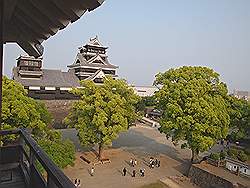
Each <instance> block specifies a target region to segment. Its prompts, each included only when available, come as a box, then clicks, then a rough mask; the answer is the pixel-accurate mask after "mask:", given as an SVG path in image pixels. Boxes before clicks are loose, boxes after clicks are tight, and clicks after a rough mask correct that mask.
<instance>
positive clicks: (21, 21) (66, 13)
mask: <svg viewBox="0 0 250 188" xmlns="http://www.w3.org/2000/svg"><path fill="white" fill-rule="evenodd" d="M103 1H104V0H18V1H17V0H5V1H4V25H3V28H4V30H3V31H4V35H3V40H4V43H5V42H17V43H18V44H19V45H20V46H21V47H22V48H23V49H24V50H25V51H26V52H27V53H28V54H29V55H31V56H36V57H37V56H40V55H41V53H42V51H43V48H42V47H41V45H40V44H41V43H42V42H43V41H44V40H46V39H48V38H49V37H50V36H52V35H55V34H56V33H57V32H58V31H59V30H61V29H64V28H65V27H66V26H67V25H68V24H69V23H72V22H75V21H76V20H78V19H79V18H80V17H81V16H82V15H83V14H84V13H85V12H86V11H91V10H94V9H95V8H97V7H98V6H100V5H101V4H102V3H103ZM1 8H2V7H1Z"/></svg>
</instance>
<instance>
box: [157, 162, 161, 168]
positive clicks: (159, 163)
mask: <svg viewBox="0 0 250 188" xmlns="http://www.w3.org/2000/svg"><path fill="white" fill-rule="evenodd" d="M157 166H158V168H159V167H160V166H161V161H160V160H158V164H157Z"/></svg>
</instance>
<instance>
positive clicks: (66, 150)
mask: <svg viewBox="0 0 250 188" xmlns="http://www.w3.org/2000/svg"><path fill="white" fill-rule="evenodd" d="M36 140H37V143H38V145H39V146H40V147H41V148H42V149H43V150H44V151H45V152H46V153H47V154H48V156H49V157H50V159H51V160H52V161H53V162H54V163H55V164H56V165H57V166H58V167H59V168H65V167H67V166H68V165H71V166H72V165H73V164H74V161H75V146H74V144H73V142H72V141H70V140H62V136H61V133H60V132H58V131H55V130H51V129H49V130H48V131H47V134H46V135H45V136H43V137H39V138H36ZM38 168H39V169H40V171H42V167H41V166H39V165H38Z"/></svg>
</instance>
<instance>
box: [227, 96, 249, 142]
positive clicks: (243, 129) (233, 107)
mask: <svg viewBox="0 0 250 188" xmlns="http://www.w3.org/2000/svg"><path fill="white" fill-rule="evenodd" d="M228 103H229V110H230V111H229V112H230V113H229V114H230V127H231V129H232V132H231V138H232V139H233V140H234V141H236V140H239V139H241V138H244V137H246V136H247V133H248V129H249V128H250V104H249V103H248V102H247V101H245V100H243V99H237V98H236V97H233V96H228Z"/></svg>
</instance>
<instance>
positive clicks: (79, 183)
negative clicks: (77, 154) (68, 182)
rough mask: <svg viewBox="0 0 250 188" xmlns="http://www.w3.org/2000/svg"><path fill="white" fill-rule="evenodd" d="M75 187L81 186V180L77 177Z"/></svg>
mask: <svg viewBox="0 0 250 188" xmlns="http://www.w3.org/2000/svg"><path fill="white" fill-rule="evenodd" d="M76 187H77V188H81V180H80V179H78V181H77V186H76Z"/></svg>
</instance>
